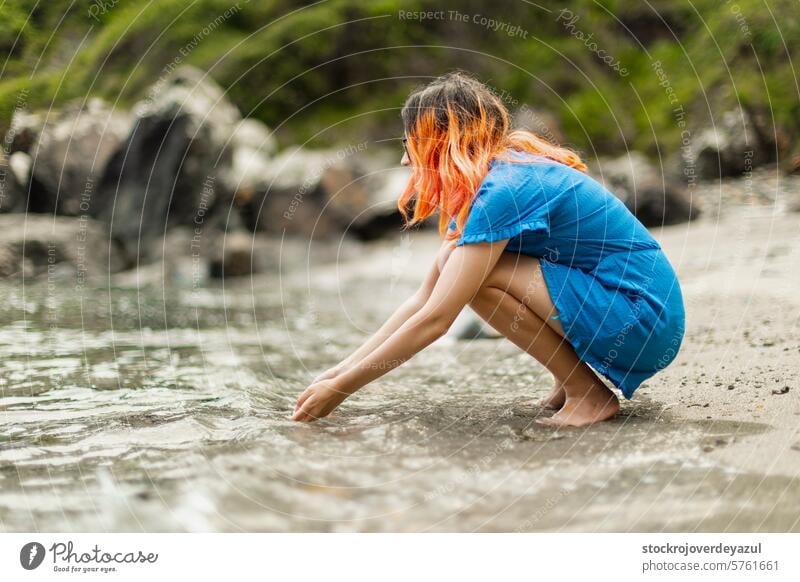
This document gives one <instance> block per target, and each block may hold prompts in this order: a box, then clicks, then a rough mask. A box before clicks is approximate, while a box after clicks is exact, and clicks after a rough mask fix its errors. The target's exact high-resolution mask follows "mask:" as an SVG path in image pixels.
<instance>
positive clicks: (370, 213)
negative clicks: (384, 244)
mask: <svg viewBox="0 0 800 582" xmlns="http://www.w3.org/2000/svg"><path fill="white" fill-rule="evenodd" d="M358 163H359V164H360V167H361V169H362V171H363V172H364V177H363V182H364V189H365V190H366V192H367V196H368V203H367V204H366V205H365V206H363V207H361V208H359V209H358V212H357V213H356V214H355V215H354V216H353V218H352V220H351V226H350V228H351V229H352V230H353V231H354V233H355V234H356V236H357V237H358V238H359V239H361V240H374V239H377V238H380V237H382V236H385V235H386V234H387V233H393V232H399V230H400V229H401V228H402V226H403V217H402V216H401V215H400V211H399V210H398V209H397V200H398V199H399V198H400V195H401V194H402V193H403V191H404V190H405V189H406V185H407V184H408V180H409V179H410V178H411V168H409V167H405V166H401V165H399V164H398V161H397V156H396V154H394V153H393V152H386V153H382V154H379V155H370V156H368V157H363V158H359V159H358ZM434 222H435V221H431V222H430V225H431V226H433V225H434Z"/></svg>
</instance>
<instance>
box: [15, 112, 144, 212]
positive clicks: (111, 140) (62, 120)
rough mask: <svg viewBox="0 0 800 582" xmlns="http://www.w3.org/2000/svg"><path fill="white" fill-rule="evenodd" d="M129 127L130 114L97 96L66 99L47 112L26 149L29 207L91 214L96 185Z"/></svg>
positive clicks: (40, 210) (29, 208) (49, 210)
mask: <svg viewBox="0 0 800 582" xmlns="http://www.w3.org/2000/svg"><path fill="white" fill-rule="evenodd" d="M129 130H130V118H129V117H128V116H127V115H125V114H121V113H118V112H116V111H114V110H113V109H111V107H109V106H108V105H107V104H106V103H105V102H103V101H102V100H100V99H90V100H89V101H88V102H87V103H86V104H85V105H84V104H82V103H80V102H73V103H70V104H68V105H67V106H66V107H65V108H64V109H63V110H62V111H60V112H57V113H56V114H55V115H52V116H48V117H47V119H46V122H45V124H43V125H42V126H41V127H40V128H39V131H38V135H37V137H36V140H35V142H34V145H33V146H32V147H31V149H30V155H31V158H32V170H31V171H32V174H31V177H30V180H31V183H30V197H29V200H28V210H29V211H31V212H46V213H55V214H58V215H61V216H78V215H80V214H91V206H92V204H93V203H94V201H93V200H92V198H93V196H94V193H95V189H96V184H97V182H98V180H99V178H100V176H101V174H102V172H103V170H104V169H105V167H106V164H107V163H108V160H109V159H110V158H111V155H112V154H113V153H114V152H115V151H116V149H117V148H118V147H119V145H120V143H122V141H123V140H124V139H125V137H126V136H127V134H128V132H129Z"/></svg>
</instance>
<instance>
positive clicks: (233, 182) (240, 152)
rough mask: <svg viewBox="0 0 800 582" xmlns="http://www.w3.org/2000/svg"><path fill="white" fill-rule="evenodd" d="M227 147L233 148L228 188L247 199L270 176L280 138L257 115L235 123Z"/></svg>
mask: <svg viewBox="0 0 800 582" xmlns="http://www.w3.org/2000/svg"><path fill="white" fill-rule="evenodd" d="M227 148H228V149H230V150H231V155H232V164H231V168H230V173H229V174H228V175H227V176H226V177H225V179H226V182H227V185H228V189H229V190H231V191H233V192H235V193H236V198H237V200H239V201H241V202H245V203H246V202H247V201H248V200H250V199H251V198H252V196H253V193H254V192H255V191H256V190H258V189H259V188H261V187H263V186H264V184H265V181H266V180H267V178H268V177H269V176H270V160H271V159H272V158H273V157H274V156H275V152H276V150H277V142H276V140H275V137H274V136H273V135H272V132H271V131H270V129H269V128H268V127H267V126H266V125H264V124H263V123H261V122H260V121H258V120H257V119H243V120H242V121H241V122H240V123H239V124H237V126H236V127H235V129H234V131H233V134H232V136H231V138H230V141H229V142H228V144H227Z"/></svg>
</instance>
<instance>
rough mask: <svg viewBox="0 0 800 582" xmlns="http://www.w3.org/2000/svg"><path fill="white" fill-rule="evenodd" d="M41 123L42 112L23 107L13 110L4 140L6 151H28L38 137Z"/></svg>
mask: <svg viewBox="0 0 800 582" xmlns="http://www.w3.org/2000/svg"><path fill="white" fill-rule="evenodd" d="M43 125H44V116H43V114H42V113H31V112H29V111H26V110H24V109H17V110H16V111H14V115H13V116H12V117H11V124H10V126H9V130H8V132H7V133H6V136H5V141H4V143H5V144H6V145H7V147H8V153H9V154H13V153H14V152H24V153H30V151H31V149H32V148H33V145H34V144H35V143H36V140H37V139H39V133H40V132H41V131H42V126H43Z"/></svg>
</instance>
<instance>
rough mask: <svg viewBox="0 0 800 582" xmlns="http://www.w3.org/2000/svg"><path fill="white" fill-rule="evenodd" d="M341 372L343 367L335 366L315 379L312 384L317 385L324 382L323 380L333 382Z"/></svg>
mask: <svg viewBox="0 0 800 582" xmlns="http://www.w3.org/2000/svg"><path fill="white" fill-rule="evenodd" d="M341 371H342V367H341V365H337V366H334V367H333V368H329V369H327V370H325V371H324V372H322V374H320V375H319V376H317V377H316V378H314V379H313V380H312V381H311V383H312V384H316V383H317V382H322V381H323V380H332V379H333V378H336V376H338V375H339V373H340V372H341Z"/></svg>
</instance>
